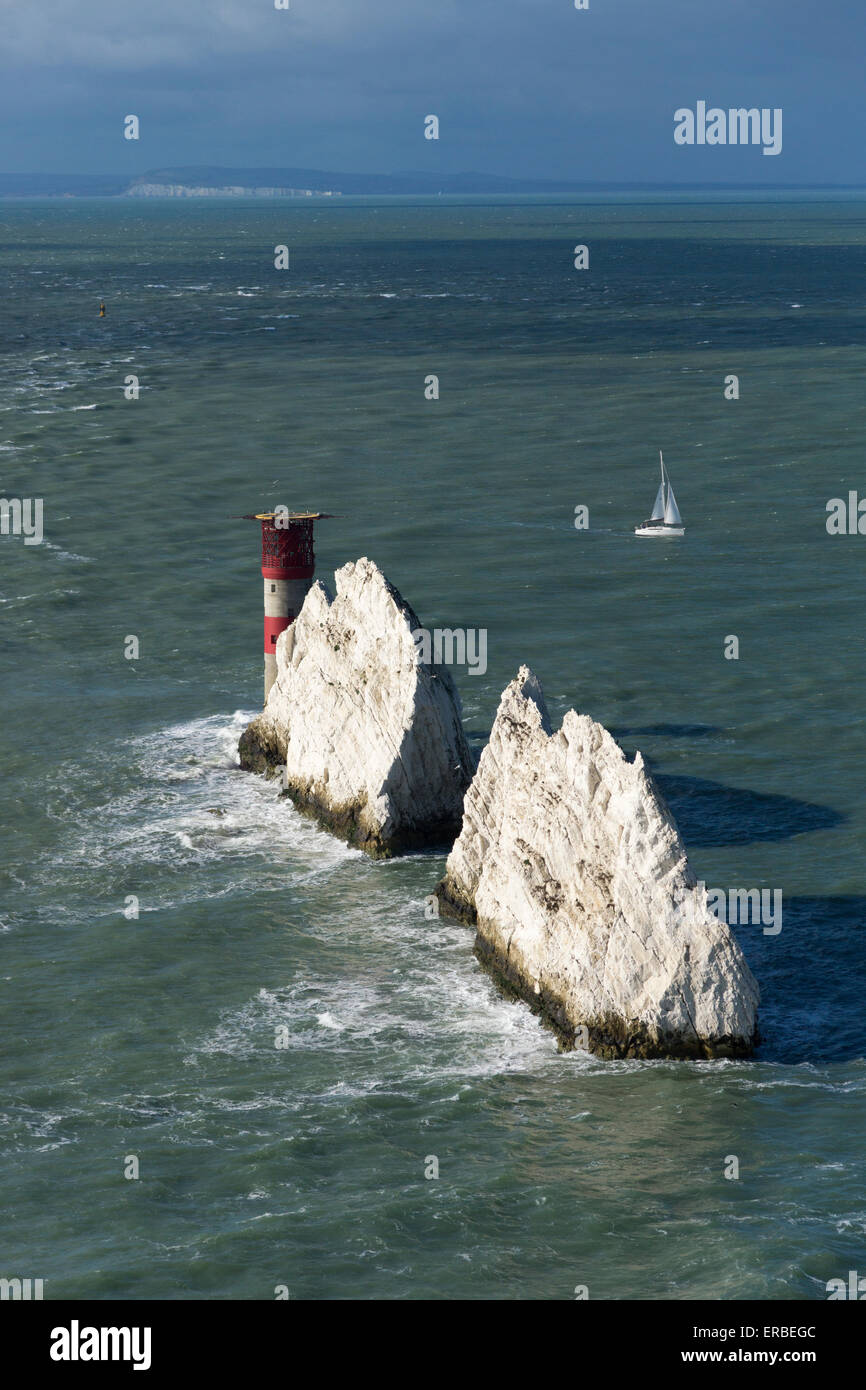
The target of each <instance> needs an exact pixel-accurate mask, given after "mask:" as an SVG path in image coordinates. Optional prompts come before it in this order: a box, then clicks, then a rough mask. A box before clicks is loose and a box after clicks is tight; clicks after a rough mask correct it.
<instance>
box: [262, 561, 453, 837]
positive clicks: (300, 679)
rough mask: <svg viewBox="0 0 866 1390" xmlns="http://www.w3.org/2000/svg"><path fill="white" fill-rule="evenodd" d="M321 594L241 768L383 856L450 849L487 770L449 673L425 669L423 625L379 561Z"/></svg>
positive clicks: (280, 649)
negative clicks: (419, 637)
mask: <svg viewBox="0 0 866 1390" xmlns="http://www.w3.org/2000/svg"><path fill="white" fill-rule="evenodd" d="M335 579H336V595H335V596H334V597H332V596H331V595H330V594H329V592H328V590H327V589H326V588H325V586H324V585H323V584H321V583H314V584H313V586H312V588H311V589H310V591H309V593H308V594H307V597H306V599H305V600H304V604H303V607H302V609H301V611H300V613H299V615H298V616H297V618H296V619H295V621H294V623H293V624H292V626H291V627H290V628H287V629H286V631H285V632H283V633H281V635H280V637H279V638H278V640H277V644H276V664H277V673H276V681H275V683H274V685H273V687H272V689H271V691H270V694H269V695H268V700H267V703H266V705H265V708H264V710H263V711H262V713H261V714H260V715H259V716H258V717H257V718H256V719H254V720H253V722H252V723H251V724H250V725H249V726H248V728H247V729H246V730H245V731H244V733H243V735H242V737H241V741H240V757H241V767H243V768H247V769H248V770H250V771H253V772H264V773H267V774H268V775H271V776H279V775H282V773H283V769H285V781H284V786H285V789H286V791H287V792H288V795H289V796H290V797H291V799H292V801H293V802H294V804H295V805H296V806H297V807H298V809H299V810H301V811H304V812H307V813H308V814H310V815H312V816H314V817H315V818H316V819H317V820H318V821H319V823H320V824H322V825H324V826H325V827H326V828H327V829H329V830H331V831H332V832H333V833H334V834H336V835H339V836H341V837H342V838H343V839H345V840H348V842H349V843H350V844H353V845H356V846H357V847H358V848H360V849H363V850H366V851H367V853H369V854H371V855H373V856H375V857H387V856H390V855H392V854H399V853H403V852H405V851H407V850H411V849H416V848H419V847H422V846H425V845H434V844H450V843H452V841H453V839H454V836H455V835H456V834H457V832H458V830H459V828H460V818H461V814H462V810H463V796H464V794H465V792H466V788H467V787H468V785H469V783H470V781H471V779H472V774H473V772H474V769H475V762H474V759H473V757H472V753H471V751H470V749H469V746H468V744H467V742H466V738H465V736H464V733H463V726H462V723H461V719H460V700H459V696H458V694H457V690H456V688H455V686H454V682H453V681H452V679H451V676H450V673H449V672H448V670H447V669H446V668H445V667H444V666H441V665H432V664H427V663H424V662H422V661H421V660H420V659H419V648H418V646H417V645H416V641H415V640H413V637H412V634H413V632H417V631H419V630H420V628H421V624H420V622H419V620H418V618H417V617H416V615H415V613H414V612H413V610H412V609H411V608H410V606H409V604H408V603H406V601H405V600H404V599H403V598H402V597H401V596H400V594H399V593H398V592H397V590H396V589H395V588H394V587H393V585H391V584H389V582H388V580H387V579H386V578H385V576H384V575H383V574H382V572H381V570H379V569H378V568H377V566H376V565H375V564H373V562H372V561H371V560H367V559H360V560H357V561H355V563H354V564H348V565H344V566H343V568H342V569H340V570H338V571H337V573H336V575H335Z"/></svg>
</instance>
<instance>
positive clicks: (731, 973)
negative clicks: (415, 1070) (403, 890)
mask: <svg viewBox="0 0 866 1390" xmlns="http://www.w3.org/2000/svg"><path fill="white" fill-rule="evenodd" d="M437 897H438V899H439V904H440V909H441V911H443V912H444V913H446V914H448V915H450V916H455V917H459V918H460V919H461V920H463V921H465V922H468V923H471V924H472V925H475V926H476V927H477V937H476V953H477V955H478V957H479V959H480V960H481V962H482V964H484V965H485V966H486V967H487V968H488V969H489V970H490V971H491V973H492V974H493V975H494V976H495V977H496V978H498V980H499V981H500V983H501V984H503V985H504V986H506V988H508V989H509V990H510V991H511V992H513V993H515V994H517V995H518V996H519V997H521V998H523V999H525V1000H526V1001H527V1002H528V1003H529V1004H530V1006H531V1007H532V1008H533V1009H534V1010H535V1011H536V1012H537V1013H539V1014H541V1016H542V1018H543V1019H544V1020H545V1021H546V1022H548V1023H549V1024H551V1025H552V1026H553V1027H554V1029H555V1030H556V1031H557V1033H558V1034H559V1037H560V1040H561V1043H562V1045H563V1046H564V1047H573V1046H574V1045H575V1044H576V1043H577V1044H578V1045H580V1046H585V1047H588V1048H589V1050H590V1051H592V1052H595V1053H597V1054H598V1055H599V1056H602V1057H608V1058H612V1057H735V1056H746V1055H748V1054H749V1053H750V1052H751V1050H752V1048H753V1046H754V1044H755V1042H756V1041H757V1027H756V1020H757V1007H758V1002H759V991H758V986H757V984H756V983H755V980H754V978H753V976H752V974H751V971H750V970H749V967H748V966H747V964H746V962H745V960H744V959H743V955H742V953H741V951H740V948H739V946H738V945H737V943H736V941H735V940H734V939H733V937H732V935H731V933H730V930H729V928H728V926H727V925H726V924H725V923H722V922H719V921H718V920H717V919H716V917H714V916H713V914H712V913H711V912H710V910H709V908H708V906H707V898H706V890H705V889H704V888H703V886H702V885H698V884H697V883H696V881H695V878H694V875H693V873H692V871H691V869H690V868H689V864H688V860H687V858H686V853H685V849H684V847H683V843H682V840H681V839H680V836H679V832H678V831H677V828H676V825H675V824H674V821H673V818H672V816H671V814H670V811H669V810H668V809H667V806H666V805H665V803H664V801H663V800H662V798H661V797H660V795H659V793H658V792H657V791H656V789H655V787H654V785H653V782H652V779H651V778H650V777H649V775H648V774H647V772H646V771H645V769H644V765H643V759H642V758H641V755H640V754H639V753H637V754H636V755H635V758H634V761H633V762H629V760H628V759H627V757H626V755H625V753H624V752H623V750H622V749H621V748H620V747H619V745H618V744H617V743H616V742H615V740H614V739H613V738H612V737H611V735H610V734H609V733H608V732H607V730H606V729H604V728H603V727H602V726H601V725H600V724H596V723H595V722H594V721H593V720H592V719H589V718H587V717H586V716H585V715H579V714H576V713H575V712H574V711H573V710H569V712H568V713H567V714H566V716H565V719H564V720H563V723H562V727H561V729H560V730H559V731H558V732H557V733H553V732H552V730H551V726H550V721H549V718H548V714H547V709H546V707H545V703H544V696H543V694H542V690H541V686H540V685H539V683H538V681H537V679H536V677H535V676H534V675H533V674H532V672H531V671H530V670H529V669H528V668H527V667H525V666H523V667H521V669H520V671H519V673H518V675H517V679H516V680H514V681H512V682H511V684H510V685H509V686H508V687H507V688H506V690H505V691H504V693H503V695H502V699H501V702H500V705H499V710H498V713H497V715H496V720H495V722H494V725H493V730H492V733H491V736H490V742H489V744H488V746H487V747H486V748H485V750H484V752H483V753H482V755H481V759H480V762H479V765H478V771H477V773H476V775H475V778H474V780H473V782H472V785H471V787H470V788H469V791H468V792H467V794H466V800H465V804H464V815H463V828H462V830H461V832H460V836H459V838H458V840H457V842H456V843H455V845H454V848H453V849H452V851H451V854H450V855H449V857H448V863H447V866H446V872H445V878H444V879H443V880H442V882H441V883H440V884H439V886H438V888H437ZM584 1030H585V1031H584Z"/></svg>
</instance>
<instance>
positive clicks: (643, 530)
mask: <svg viewBox="0 0 866 1390" xmlns="http://www.w3.org/2000/svg"><path fill="white" fill-rule="evenodd" d="M634 533H635V535H636V536H684V535H685V534H686V528H685V527H684V526H665V525H661V526H660V525H659V524H658V523H657V522H644V524H643V525H642V526H636V527H635V528H634Z"/></svg>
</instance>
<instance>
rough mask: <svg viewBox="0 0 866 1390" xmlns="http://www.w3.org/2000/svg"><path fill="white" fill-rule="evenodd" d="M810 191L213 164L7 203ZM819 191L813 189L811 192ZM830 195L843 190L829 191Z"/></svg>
mask: <svg viewBox="0 0 866 1390" xmlns="http://www.w3.org/2000/svg"><path fill="white" fill-rule="evenodd" d="M801 187H802V188H806V187H807V185H798V184H779V183H772V184H765V183H751V184H742V183H682V184H671V183H658V182H656V183H626V182H622V181H620V182H598V181H589V180H567V179H525V178H509V177H505V176H503V175H500V174H484V173H458V174H441V173H428V172H422V171H420V170H408V171H405V172H400V173H396V174H344V173H343V174H341V173H334V172H328V171H326V170H323V169H277V168H264V169H223V168H219V167H217V166H215V165H210V164H196V165H188V166H182V167H178V168H164V169H149V170H147V171H146V172H145V173H142V174H137V175H135V176H134V177H132V178H130V176H129V174H69V173H65V174H33V173H23V174H3V173H0V197H3V198H322V197H331V198H337V197H341V196H343V195H346V196H348V197H351V196H375V195H377V194H379V195H384V196H388V195H391V196H400V195H402V196H407V195H408V196H412V195H418V196H425V195H426V196H428V197H429V196H432V197H436V196H437V195H438V194H443V195H447V194H467V195H473V194H474V195H483V194H492V195H495V194H503V195H509V194H510V195H520V194H530V195H531V194H539V195H540V194H569V193H573V194H578V193H615V192H617V193H623V192H641V191H645V192H647V193H652V192H659V191H661V190H666V191H677V192H684V193H685V192H709V191H717V192H724V191H725V190H733V189H745V188H747V189H749V190H750V191H760V190H761V189H772V190H773V191H783V190H793V189H797V188H801ZM808 187H812V185H808ZM825 187H826V188H827V190H828V191H830V189H831V188H833V189H834V190H835V191H842V186H841V185H839V186H836V185H832V186H831V185H826V186H825Z"/></svg>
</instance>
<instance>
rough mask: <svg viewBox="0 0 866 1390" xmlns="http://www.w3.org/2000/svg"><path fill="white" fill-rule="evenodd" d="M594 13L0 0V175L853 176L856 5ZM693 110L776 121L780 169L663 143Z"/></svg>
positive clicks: (647, 4)
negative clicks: (427, 132)
mask: <svg viewBox="0 0 866 1390" xmlns="http://www.w3.org/2000/svg"><path fill="white" fill-rule="evenodd" d="M589 5H590V8H589V10H587V11H577V10H575V8H574V2H573V0H291V8H290V9H289V10H288V11H279V10H276V9H275V8H274V3H273V0H141V3H139V4H125V3H123V0H75V3H73V0H0V170H2V171H4V172H20V171H34V172H52V173H53V172H58V171H69V172H75V173H124V172H129V173H130V175H134V174H138V173H141V172H143V171H144V170H146V169H149V168H156V167H159V166H164V165H177V164H218V165H240V166H249V167H253V166H255V165H263V166H264V165H275V166H301V167H311V168H323V169H335V170H341V171H352V172H354V171H371V172H382V173H391V172H394V171H397V170H405V169H426V170H430V171H434V170H435V171H439V172H452V173H453V172H458V171H461V170H483V171H485V172H489V173H496V174H507V175H512V176H517V177H521V176H522V177H538V178H558V179H569V180H575V181H581V180H584V179H586V180H614V181H616V180H652V181H662V182H664V181H676V182H689V181H693V180H694V181H701V182H714V181H719V182H752V181H756V182H761V181H764V182H779V183H854V184H864V183H866V140H864V125H866V120H864V116H866V109H864V108H866V95H864V89H866V84H864V79H863V59H864V52H866V44H864V40H866V6H864V4H863V0H823V3H821V4H814V3H812V0H589ZM698 100H705V101H707V102H708V103H709V104H710V105H718V106H721V107H725V108H727V107H730V106H750V107H751V106H757V107H781V108H782V110H783V112H784V142H783V150H782V154H781V155H780V156H778V157H777V158H766V157H762V155H761V151H760V149H754V148H751V147H747V148H741V147H733V148H732V147H726V148H714V149H707V148H704V149H699V148H697V147H691V148H689V147H678V146H676V145H675V143H674V140H673V126H674V122H673V113H674V111H675V109H676V108H678V107H682V106H692V107H694V106H695V104H696V102H697V101H698ZM129 113H134V114H136V115H138V116H139V117H140V120H141V139H140V140H139V141H138V142H133V141H126V140H124V139H123V134H122V131H123V117H124V116H125V115H127V114H129ZM430 113H435V114H436V115H438V116H439V118H440V122H441V131H440V139H439V141H438V142H434V141H427V140H425V139H424V138H423V118H424V116H425V115H427V114H430Z"/></svg>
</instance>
